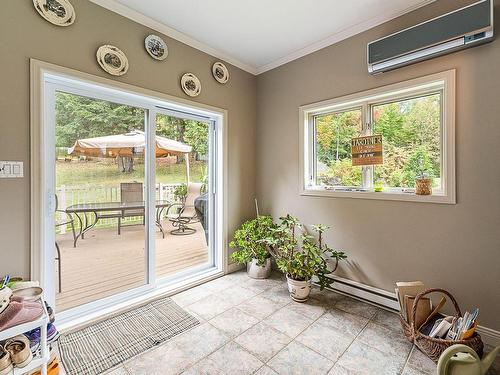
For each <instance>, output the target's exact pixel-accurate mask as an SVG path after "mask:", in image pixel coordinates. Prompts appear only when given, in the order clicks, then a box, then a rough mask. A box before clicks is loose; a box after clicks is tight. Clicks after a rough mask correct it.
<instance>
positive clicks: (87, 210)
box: [66, 200, 174, 247]
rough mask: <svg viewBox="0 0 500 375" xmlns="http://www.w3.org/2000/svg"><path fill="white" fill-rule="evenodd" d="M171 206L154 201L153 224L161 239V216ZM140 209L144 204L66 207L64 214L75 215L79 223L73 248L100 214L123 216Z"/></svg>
mask: <svg viewBox="0 0 500 375" xmlns="http://www.w3.org/2000/svg"><path fill="white" fill-rule="evenodd" d="M173 204H174V202H170V201H165V200H157V201H156V214H155V223H156V226H157V227H158V229H160V232H161V234H162V237H163V238H165V231H164V230H163V226H162V224H161V216H162V213H163V212H164V211H165V209H168V208H169V207H170V206H172V205H173ZM140 209H145V203H144V202H123V203H122V202H104V203H80V204H74V205H71V206H68V207H67V208H66V212H67V213H68V214H70V215H75V216H76V218H77V219H78V222H79V223H80V229H79V231H78V233H77V235H76V236H75V240H74V247H76V242H77V241H78V239H79V238H82V239H83V238H84V235H85V233H86V232H88V231H89V230H91V229H92V228H93V227H94V226H95V225H96V224H97V222H98V221H99V213H100V212H121V213H122V216H125V212H126V211H134V210H135V211H137V210H140Z"/></svg>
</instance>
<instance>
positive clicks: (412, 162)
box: [404, 147, 434, 184]
mask: <svg viewBox="0 0 500 375" xmlns="http://www.w3.org/2000/svg"><path fill="white" fill-rule="evenodd" d="M433 177H434V170H433V167H432V162H431V159H430V157H429V153H428V152H427V150H426V149H425V148H424V147H419V148H417V149H416V150H415V151H414V152H413V153H412V154H411V156H410V159H409V160H408V162H407V163H406V166H405V168H404V181H405V183H406V184H415V180H416V179H417V178H433Z"/></svg>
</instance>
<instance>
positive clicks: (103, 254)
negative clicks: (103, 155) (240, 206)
mask: <svg viewBox="0 0 500 375" xmlns="http://www.w3.org/2000/svg"><path fill="white" fill-rule="evenodd" d="M169 225H170V224H169V223H164V227H165V229H166V234H165V238H164V239H163V238H162V236H161V234H160V233H157V234H156V276H157V277H164V276H168V275H172V274H174V273H177V272H179V271H183V270H186V269H189V268H191V267H195V266H198V265H202V264H204V263H206V262H208V247H207V243H206V240H205V233H204V231H203V228H202V226H201V224H199V223H198V224H194V225H192V226H193V227H195V228H196V229H197V231H196V233H194V234H192V235H186V236H174V235H172V234H170V232H169V231H170V229H172V228H171V227H170V226H169ZM56 240H57V243H58V244H59V247H60V249H61V258H62V261H61V268H62V270H61V276H62V291H61V293H58V294H57V295H56V308H57V311H63V310H67V309H69V308H72V307H75V306H79V305H82V304H84V303H87V302H92V301H96V300H99V299H101V298H103V297H108V296H111V295H114V294H117V293H120V292H124V291H126V290H130V289H132V288H135V287H138V286H141V285H144V284H145V282H146V281H145V277H146V273H145V269H146V266H145V252H144V227H143V226H141V225H138V226H130V227H125V228H122V233H121V235H118V234H117V231H116V228H110V229H93V230H90V231H89V232H88V233H86V235H85V239H84V240H79V241H78V243H77V247H76V248H74V247H73V239H72V235H71V234H70V233H67V234H64V235H57V236H56ZM54 265H55V267H56V281H55V282H56V288H57V283H58V281H57V280H58V279H57V262H55V263H54Z"/></svg>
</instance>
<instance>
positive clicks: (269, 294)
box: [260, 283, 293, 304]
mask: <svg viewBox="0 0 500 375" xmlns="http://www.w3.org/2000/svg"><path fill="white" fill-rule="evenodd" d="M260 296H261V297H265V298H268V299H270V300H273V301H275V302H279V303H282V304H288V303H290V302H291V301H293V300H292V298H291V297H290V293H289V292H288V287H287V286H286V283H283V284H282V285H277V286H275V287H274V288H271V289H268V290H266V291H265V292H263V293H261V294H260Z"/></svg>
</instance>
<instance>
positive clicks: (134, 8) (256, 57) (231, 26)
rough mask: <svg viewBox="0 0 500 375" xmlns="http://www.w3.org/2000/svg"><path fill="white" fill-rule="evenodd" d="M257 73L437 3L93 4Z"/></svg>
mask: <svg viewBox="0 0 500 375" xmlns="http://www.w3.org/2000/svg"><path fill="white" fill-rule="evenodd" d="M91 1H93V2H95V3H97V4H100V5H102V6H104V7H106V8H108V9H111V10H113V11H115V12H117V13H120V14H122V15H124V16H127V17H129V18H131V19H134V20H135V21H137V22H140V23H143V24H145V25H146V26H149V27H151V28H153V29H156V30H157V31H160V32H162V33H164V34H167V35H169V36H171V37H173V38H175V39H178V40H180V41H182V42H184V43H187V44H189V45H192V46H193V47H195V48H198V49H200V50H203V51H205V52H207V53H209V54H211V55H214V56H216V57H218V58H221V59H223V60H226V61H227V62H229V63H231V64H234V65H236V66H238V67H240V68H242V69H245V70H247V71H249V72H251V73H253V74H259V73H262V72H264V71H267V70H270V69H273V68H275V67H277V66H279V65H282V64H284V63H287V62H289V61H291V60H294V59H296V58H299V57H301V56H304V55H306V54H308V53H311V52H314V51H316V50H318V49H321V48H323V47H326V46H328V45H331V44H333V43H336V42H338V41H340V40H342V39H345V38H348V37H350V36H352V35H354V34H357V33H359V32H362V31H364V30H367V29H369V28H372V27H374V26H376V25H378V24H381V23H383V22H386V21H388V20H390V19H393V18H395V17H398V16H400V15H402V14H404V13H407V12H409V11H412V10H414V9H416V8H418V7H420V6H423V5H426V4H429V3H431V2H432V1H434V0H343V1H342V0H253V1H248V0H239V1H238V0H91Z"/></svg>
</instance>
